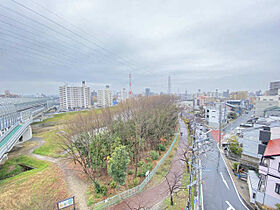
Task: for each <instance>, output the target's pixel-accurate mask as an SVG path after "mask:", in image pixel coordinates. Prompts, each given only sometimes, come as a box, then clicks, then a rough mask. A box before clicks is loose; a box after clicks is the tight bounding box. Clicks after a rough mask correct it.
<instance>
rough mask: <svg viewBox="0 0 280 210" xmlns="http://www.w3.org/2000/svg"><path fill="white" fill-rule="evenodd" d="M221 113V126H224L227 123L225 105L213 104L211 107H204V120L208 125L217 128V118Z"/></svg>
mask: <svg viewBox="0 0 280 210" xmlns="http://www.w3.org/2000/svg"><path fill="white" fill-rule="evenodd" d="M220 111H221V124H222V125H223V124H225V123H226V122H227V110H226V106H225V104H223V103H222V104H221V110H220V104H219V103H215V104H213V105H208V106H206V107H205V119H206V121H207V122H208V125H209V126H211V127H214V128H219V118H220Z"/></svg>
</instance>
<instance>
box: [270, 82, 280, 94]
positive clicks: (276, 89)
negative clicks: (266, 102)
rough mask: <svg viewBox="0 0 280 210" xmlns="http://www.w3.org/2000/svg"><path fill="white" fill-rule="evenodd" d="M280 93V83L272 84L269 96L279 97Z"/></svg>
mask: <svg viewBox="0 0 280 210" xmlns="http://www.w3.org/2000/svg"><path fill="white" fill-rule="evenodd" d="M279 91H280V81H276V82H270V85H269V91H268V94H269V95H270V96H276V95H279Z"/></svg>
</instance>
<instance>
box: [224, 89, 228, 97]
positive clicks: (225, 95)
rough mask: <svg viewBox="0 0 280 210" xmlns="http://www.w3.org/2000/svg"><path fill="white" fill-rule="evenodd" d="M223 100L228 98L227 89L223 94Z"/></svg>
mask: <svg viewBox="0 0 280 210" xmlns="http://www.w3.org/2000/svg"><path fill="white" fill-rule="evenodd" d="M223 98H229V89H227V91H224V92H223Z"/></svg>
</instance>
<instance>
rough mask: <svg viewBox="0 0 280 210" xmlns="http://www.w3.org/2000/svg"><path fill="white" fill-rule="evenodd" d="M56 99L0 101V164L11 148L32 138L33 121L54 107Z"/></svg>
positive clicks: (10, 99) (9, 99)
mask: <svg viewBox="0 0 280 210" xmlns="http://www.w3.org/2000/svg"><path fill="white" fill-rule="evenodd" d="M57 103H58V100H57V99H52V98H51V99H50V98H44V99H34V98H31V99H27V98H7V99H6V98H5V99H0V163H1V162H2V161H3V160H4V159H7V157H8V153H9V152H10V151H11V150H12V148H13V147H14V146H15V145H16V144H18V143H22V142H24V141H27V140H29V139H31V138H32V129H31V126H30V124H31V123H32V122H33V119H34V118H36V117H39V116H40V115H42V114H43V113H44V112H46V111H48V110H49V109H51V108H53V107H54V106H56V105H57Z"/></svg>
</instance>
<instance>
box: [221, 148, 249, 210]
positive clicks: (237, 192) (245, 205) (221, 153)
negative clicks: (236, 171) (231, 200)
mask: <svg viewBox="0 0 280 210" xmlns="http://www.w3.org/2000/svg"><path fill="white" fill-rule="evenodd" d="M216 146H217V148H218V150H219V151H218V152H221V150H220V148H219V147H218V144H216ZM221 157H222V159H223V161H224V164H225V166H226V169H227V172H228V174H229V177H230V179H231V182H232V184H233V187H234V189H235V192H236V194H237V197H238V199H239V201H240V202H241V203H242V205H243V206H244V207H245V209H247V210H249V209H248V207H247V206H246V205H245V204H244V202H243V201H242V199H241V198H240V196H239V193H238V190H237V189H236V186H235V183H234V181H233V179H232V177H231V174H230V172H229V169H228V166H227V164H226V161H225V159H224V157H223V154H222V153H221Z"/></svg>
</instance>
